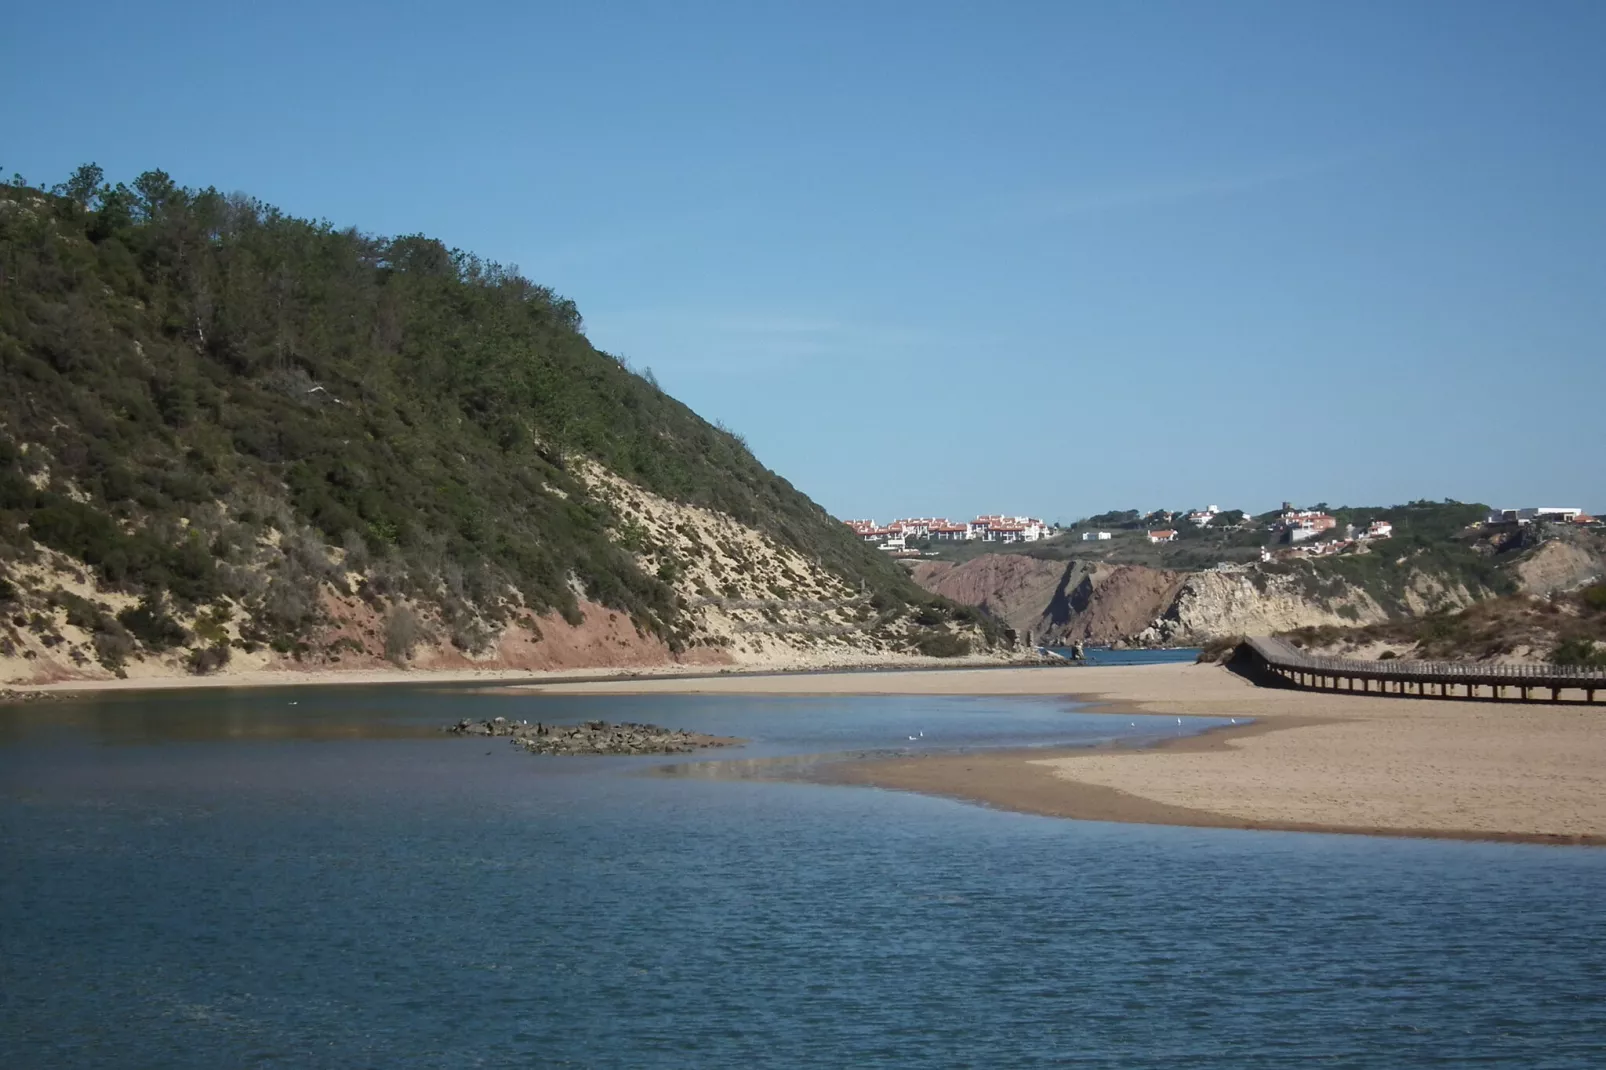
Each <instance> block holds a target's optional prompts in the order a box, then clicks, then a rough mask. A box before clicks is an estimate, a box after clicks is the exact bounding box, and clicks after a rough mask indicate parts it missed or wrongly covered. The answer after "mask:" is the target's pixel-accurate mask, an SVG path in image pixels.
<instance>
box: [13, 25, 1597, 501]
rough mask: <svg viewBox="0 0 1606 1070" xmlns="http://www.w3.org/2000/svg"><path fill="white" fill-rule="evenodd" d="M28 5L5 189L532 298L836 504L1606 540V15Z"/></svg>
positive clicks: (16, 66)
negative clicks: (358, 252) (222, 216)
mask: <svg viewBox="0 0 1606 1070" xmlns="http://www.w3.org/2000/svg"><path fill="white" fill-rule="evenodd" d="M231 8H232V5H218V4H205V5H202V4H173V3H162V2H152V3H146V4H143V5H140V6H139V7H138V8H137V9H129V8H126V7H124V6H122V5H117V6H112V5H108V4H99V3H79V4H74V5H43V4H33V5H27V6H26V7H24V8H20V9H18V10H14V11H12V12H10V13H8V15H7V32H6V34H5V36H4V39H3V40H0V90H3V91H4V94H5V99H6V100H7V106H6V107H5V108H4V109H3V110H0V166H3V167H4V168H5V170H6V172H7V173H8V174H9V173H10V172H11V171H19V172H21V173H22V174H23V175H24V176H26V177H27V178H29V179H30V180H33V181H35V182H46V183H48V182H55V181H58V180H60V179H61V178H63V177H65V175H66V174H67V173H68V172H69V171H70V170H71V168H72V167H73V166H74V165H76V164H78V163H81V162H84V161H87V160H95V161H97V162H99V163H100V164H101V165H102V166H103V167H104V168H105V169H106V170H107V172H108V174H109V175H110V176H111V177H113V178H118V179H129V178H132V177H133V175H135V174H137V173H138V172H139V171H141V170H144V169H146V168H150V167H161V168H164V169H166V170H167V171H169V172H170V173H172V174H173V175H174V177H175V178H177V179H178V180H179V181H181V182H183V183H185V184H187V185H192V186H204V185H215V186H217V187H219V188H220V189H224V190H244V191H247V192H250V193H252V194H254V195H256V196H259V197H261V198H263V199H264V200H267V201H270V202H272V203H274V204H277V205H279V206H281V207H283V208H284V209H286V210H287V211H291V212H294V213H296V214H299V215H307V216H315V217H320V218H327V219H330V220H332V221H334V222H336V223H338V224H341V225H356V226H359V227H361V228H363V229H365V230H369V231H372V232H377V233H411V232H423V233H427V234H431V235H434V236H437V237H440V238H442V239H443V240H445V241H446V242H448V243H449V244H452V245H456V246H460V247H462V248H466V249H472V250H474V251H476V252H478V253H480V254H481V255H483V256H486V257H489V258H493V259H497V260H501V261H503V262H507V263H516V264H518V265H520V267H521V268H522V269H523V270H524V271H525V273H526V274H528V275H530V276H531V277H533V278H534V279H536V280H537V281H539V282H541V283H543V284H546V285H549V286H551V287H553V288H554V289H556V290H558V291H559V292H560V293H563V294H565V295H567V296H569V297H572V298H573V299H574V300H575V301H576V302H577V303H578V304H579V306H580V310H581V312H582V314H583V315H584V316H585V318H586V323H587V331H588V333H589V335H590V336H591V338H592V340H593V341H594V342H595V343H596V344H597V345H598V346H600V347H601V348H603V349H606V350H608V351H610V352H614V353H620V354H623V355H625V356H626V357H628V358H629V359H630V360H631V361H632V362H633V363H634V364H635V365H636V366H638V367H641V366H649V367H651V368H652V369H653V370H654V372H655V374H656V375H657V377H658V379H659V381H660V382H661V383H662V384H663V386H664V388H665V389H667V390H668V391H669V392H671V393H672V394H674V395H676V396H677V397H679V398H681V399H682V400H684V401H686V402H687V403H688V404H690V405H691V406H692V407H693V408H695V409H696V410H698V411H699V412H700V413H702V414H703V415H704V416H706V417H708V418H709V419H711V420H712V419H718V420H721V421H723V422H724V423H725V424H727V425H729V426H730V427H732V428H734V429H736V430H738V431H740V432H741V433H742V434H743V435H744V436H745V437H746V438H747V440H748V442H749V444H750V445H751V446H752V447H753V449H754V451H755V452H756V453H757V454H758V455H759V457H760V458H761V459H762V460H763V461H764V462H765V463H766V464H768V465H770V466H771V467H772V468H774V469H776V470H777V471H779V472H780V473H782V474H783V475H785V476H786V477H788V478H789V479H791V480H792V482H793V483H795V484H796V485H797V486H799V487H800V488H801V489H803V490H804V491H806V492H807V493H809V494H810V495H812V496H813V497H815V498H816V499H817V500H818V501H820V502H821V503H822V504H823V505H825V506H826V507H827V508H828V509H830V510H831V511H832V512H834V513H836V514H837V515H840V516H861V515H871V516H875V517H877V518H881V519H886V518H888V517H890V516H892V515H904V514H922V515H924V514H931V513H947V514H951V515H961V514H971V513H975V512H996V511H1004V512H1029V513H1032V514H1035V515H1040V516H1043V517H1045V518H1046V519H1065V520H1069V519H1072V518H1075V517H1077V516H1081V515H1085V514H1087V513H1090V512H1095V511H1098V510H1102V509H1106V508H1128V507H1132V508H1155V507H1160V506H1168V507H1177V506H1185V505H1203V504H1206V503H1212V502H1213V503H1216V504H1219V505H1221V506H1222V507H1224V508H1234V507H1241V508H1246V509H1251V510H1261V509H1265V508H1269V507H1271V506H1274V505H1276V504H1277V503H1278V502H1280V501H1282V500H1283V499H1285V498H1286V499H1291V500H1295V501H1301V502H1314V501H1318V500H1321V501H1328V502H1331V503H1333V504H1339V503H1341V502H1348V503H1355V504H1360V503H1387V502H1395V501H1403V500H1407V499H1412V498H1420V497H1428V498H1442V497H1455V498H1459V499H1462V500H1481V501H1488V502H1491V503H1492V504H1495V505H1532V504H1546V505H1572V504H1578V505H1582V506H1584V507H1586V508H1595V509H1606V464H1603V463H1602V462H1603V460H1606V420H1603V419H1602V411H1603V409H1606V206H1603V205H1606V202H1603V194H1606V63H1602V62H1601V55H1602V48H1601V42H1602V41H1606V4H1600V3H1597V2H1593V0H1582V2H1563V0H1547V2H1544V3H1537V4H1518V3H1506V2H1500V3H1480V2H1475V0H1444V2H1417V3H1400V2H1397V0H1396V2H1387V3H1367V2H1358V3H1345V4H1318V3H1308V2H1293V3H1288V2H1272V0H1266V2H1238V3H1232V2H1222V3H1208V4H1207V3H1195V2H1183V3H1161V2H1157V0H1150V2H1145V3H1142V4H1124V5H1120V4H1108V3H1097V4H1094V3H1072V2H1053V3H1026V2H1020V3H1012V4H994V5H983V4H980V3H967V4H950V3H942V2H924V3H919V4H916V3H913V2H900V3H891V2H875V0H869V2H865V0H860V2H857V3H846V4H834V3H810V4H806V5H805V4H779V3H762V2H742V3H696V2H685V3H675V4H669V3H641V4H623V3H612V4H603V3H597V4H563V5H541V4H526V3H500V4H499V3H473V2H462V3H456V4H452V5H426V4H405V3H397V2H389V3H384V4H378V3H374V4H366V3H346V4H341V3H319V4H300V5H298V4H293V3H287V4H275V5H257V6H256V7H255V8H253V9H250V10H246V9H244V8H243V6H242V8H241V9H240V10H232V9H231Z"/></svg>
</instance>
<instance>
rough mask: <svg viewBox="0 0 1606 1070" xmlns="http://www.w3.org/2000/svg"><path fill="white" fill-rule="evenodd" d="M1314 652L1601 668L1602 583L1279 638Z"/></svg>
mask: <svg viewBox="0 0 1606 1070" xmlns="http://www.w3.org/2000/svg"><path fill="white" fill-rule="evenodd" d="M1284 638H1286V639H1288V640H1289V641H1290V642H1291V643H1293V644H1294V645H1295V646H1299V647H1304V648H1308V649H1312V650H1322V651H1336V652H1340V653H1342V652H1343V651H1344V650H1353V649H1355V648H1357V647H1361V646H1369V645H1375V644H1379V643H1384V644H1389V645H1390V647H1391V648H1392V647H1398V648H1399V649H1398V650H1392V649H1391V650H1390V651H1385V652H1383V653H1386V654H1391V655H1393V656H1401V652H1402V651H1409V652H1410V653H1409V655H1408V656H1411V657H1418V658H1426V659H1430V660H1456V659H1463V658H1465V659H1479V658H1495V657H1501V656H1506V655H1511V654H1516V653H1524V654H1526V655H1527V656H1529V657H1534V656H1536V655H1537V656H1538V657H1540V658H1544V659H1545V660H1548V661H1551V662H1553V663H1555V664H1558V665H1577V666H1582V667H1592V668H1606V584H1602V583H1597V584H1594V585H1592V586H1589V587H1585V588H1584V589H1582V590H1580V591H1575V592H1572V593H1568V594H1555V595H1552V596H1550V597H1549V598H1536V597H1533V596H1528V595H1509V596H1505V597H1500V598H1491V599H1488V600H1486V601H1483V602H1479V603H1476V604H1475V605H1471V606H1468V607H1466V608H1465V609H1462V610H1459V611H1457V612H1438V613H1430V614H1427V615H1425V616H1421V617H1415V618H1405V619H1400V620H1391V621H1385V622H1382V623H1379V624H1370V625H1366V626H1364V627H1357V628H1335V627H1319V628H1299V629H1296V630H1294V631H1291V632H1287V633H1285V634H1284Z"/></svg>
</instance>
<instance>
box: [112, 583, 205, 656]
mask: <svg viewBox="0 0 1606 1070" xmlns="http://www.w3.org/2000/svg"><path fill="white" fill-rule="evenodd" d="M117 622H118V623H119V624H121V625H122V626H123V627H125V628H127V629H128V631H129V633H130V634H131V635H133V636H134V638H136V639H138V640H139V641H140V642H141V643H144V644H145V645H146V646H147V647H149V648H150V649H152V650H167V649H169V648H170V647H175V646H181V645H183V644H184V643H186V642H188V641H189V638H190V633H189V632H187V631H185V630H184V627H183V625H181V624H179V622H178V621H176V620H174V619H173V618H172V616H171V615H170V614H169V613H168V612H167V600H166V599H165V598H163V597H162V593H161V592H160V591H155V592H152V593H150V594H147V595H146V596H145V597H144V598H141V599H140V600H139V604H138V605H137V606H130V607H128V608H127V609H125V610H123V611H122V612H121V613H119V614H117Z"/></svg>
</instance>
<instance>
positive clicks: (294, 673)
mask: <svg viewBox="0 0 1606 1070" xmlns="http://www.w3.org/2000/svg"><path fill="white" fill-rule="evenodd" d="M955 660H956V661H957V662H958V663H957V664H944V663H943V662H941V661H938V659H918V658H912V659H911V660H910V661H907V662H904V661H892V662H886V661H879V662H863V663H849V664H842V665H808V664H799V665H794V666H766V665H748V666H741V665H733V666H726V667H721V668H715V667H711V666H709V665H702V664H686V665H654V666H650V667H640V666H620V667H617V668H609V667H602V666H592V667H587V668H576V669H490V668H487V669H401V668H371V669H307V670H298V669H257V670H249V671H245V672H238V673H219V674H216V675H207V676H176V675H175V676H130V677H111V678H104V679H77V680H52V681H48V682H38V683H29V682H23V681H11V682H6V683H0V693H10V694H12V695H18V696H23V695H55V696H62V697H69V696H73V695H90V694H96V693H102V692H147V691H192V690H220V689H230V688H284V687H321V686H331V687H332V686H350V685H389V684H423V685H429V684H472V683H485V684H498V685H502V686H506V687H509V688H513V689H519V690H524V689H544V688H546V687H548V686H562V685H575V686H579V687H585V686H589V685H594V684H615V683H631V682H638V683H642V684H646V685H648V687H647V688H646V689H644V690H643V691H641V692H630V693H643V694H645V693H651V690H652V688H651V685H653V684H660V683H662V684H669V685H671V687H678V685H680V684H682V683H684V682H686V681H721V680H747V679H758V680H764V679H769V678H782V679H791V678H795V677H799V676H847V675H855V676H856V675H860V674H864V675H870V676H874V675H879V674H896V673H925V672H932V673H953V672H966V671H971V672H997V671H999V670H1010V669H1056V668H1075V667H1076V666H1074V665H1065V664H1058V663H1055V662H1030V661H1002V660H985V661H982V660H959V659H955ZM752 693H754V694H768V693H771V692H770V690H769V689H768V688H762V687H760V688H758V689H756V690H754V691H753V692H752ZM867 693H868V692H867Z"/></svg>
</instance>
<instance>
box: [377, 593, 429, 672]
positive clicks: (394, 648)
mask: <svg viewBox="0 0 1606 1070" xmlns="http://www.w3.org/2000/svg"><path fill="white" fill-rule="evenodd" d="M423 631H424V629H423V625H422V623H421V622H420V621H419V619H418V614H416V613H414V612H413V611H412V609H411V608H409V607H408V606H397V607H396V608H395V609H393V610H391V611H390V613H389V614H387V615H386V617H385V657H387V658H389V659H390V660H391V661H393V662H395V663H396V664H397V665H402V664H404V663H405V662H406V661H407V660H408V659H409V658H411V657H412V656H413V648H414V647H416V646H417V645H418V644H419V642H420V641H422V639H423Z"/></svg>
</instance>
